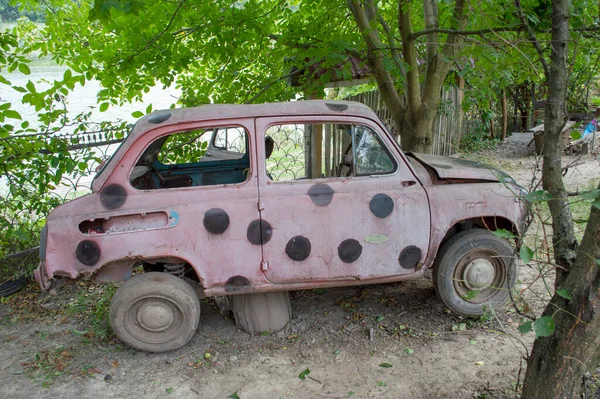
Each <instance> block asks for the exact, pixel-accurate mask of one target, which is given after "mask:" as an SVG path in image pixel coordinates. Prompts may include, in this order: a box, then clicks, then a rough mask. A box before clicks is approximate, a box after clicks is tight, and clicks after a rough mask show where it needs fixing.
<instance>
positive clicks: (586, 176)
mask: <svg viewBox="0 0 600 399" xmlns="http://www.w3.org/2000/svg"><path fill="white" fill-rule="evenodd" d="M529 140H530V138H529V139H528V138H527V137H526V136H517V137H513V138H512V139H511V140H510V141H509V142H507V143H505V144H503V145H502V146H501V147H500V148H499V149H498V150H497V151H485V152H482V153H480V154H477V155H475V156H474V158H475V159H480V160H483V161H486V162H489V163H492V164H494V165H497V166H500V167H503V168H504V169H505V170H507V171H508V172H509V173H510V174H512V175H513V176H514V177H515V178H516V179H517V181H519V182H520V183H521V184H523V185H525V186H528V185H529V184H528V183H529V182H530V181H531V177H532V172H531V170H532V168H534V166H535V164H536V161H535V157H533V156H532V154H531V153H532V149H531V148H529V149H528V148H527V147H526V146H527V142H528V141H529ZM471 158H473V156H472V157H471ZM566 161H567V163H570V162H576V163H579V162H583V163H582V164H581V165H579V166H577V167H574V168H570V170H569V172H568V173H567V175H566V177H565V178H566V182H567V185H568V187H569V190H577V189H583V188H585V187H589V186H590V184H591V183H592V180H593V179H594V178H596V179H597V177H598V175H600V173H599V170H600V163H599V162H598V159H597V158H596V157H592V156H586V157H584V158H582V159H580V160H576V158H575V157H568V159H567V160H566ZM536 276H537V269H536V268H535V267H532V266H531V265H530V266H523V267H521V268H520V274H519V280H520V282H521V284H522V286H525V285H527V284H528V283H529V282H531V281H533V280H534V279H535V277H536ZM543 291H544V290H543V286H542V284H541V282H540V281H539V280H538V281H537V282H536V283H535V284H534V285H533V286H532V290H531V291H529V293H528V298H529V299H530V300H531V301H532V303H535V304H536V305H534V306H533V307H534V309H540V308H541V307H542V306H543V302H544V300H546V299H547V295H544V292H543ZM100 297H101V293H99V291H98V286H95V285H91V284H90V283H69V284H67V285H66V286H65V287H63V288H62V289H61V290H60V291H59V292H58V294H57V295H55V296H50V295H48V294H45V293H41V292H40V291H39V289H38V288H37V287H35V286H34V285H33V284H31V285H30V286H28V287H27V288H26V289H25V290H23V291H22V292H20V293H18V294H16V295H15V296H13V297H10V298H8V299H4V300H3V301H1V303H0V345H2V356H3V361H2V362H1V363H0V386H1V387H2V388H1V390H0V392H1V394H0V396H1V397H6V398H9V397H10V398H31V397H39V398H53V399H55V398H80V397H95V398H105V397H106V398H108V397H110V398H131V397H143V398H160V397H174V398H198V397H199V398H228V397H229V398H234V399H235V398H238V397H239V398H241V399H252V398H256V399H259V398H260V399H262V398H275V399H283V398H286V399H293V398H301V399H309V398H417V399H418V398H515V397H518V391H519V383H520V381H521V380H522V378H523V375H524V374H523V373H524V368H525V362H524V360H523V358H524V357H525V356H526V354H527V352H528V351H529V350H530V348H531V345H532V343H533V335H532V334H527V335H523V334H520V333H519V332H518V331H517V329H516V328H517V326H518V325H520V324H521V317H520V316H518V315H517V314H516V313H515V311H514V309H513V308H512V307H507V308H506V309H504V310H502V311H499V312H497V313H496V314H495V315H492V316H490V317H487V318H484V319H481V320H467V319H463V318H460V317H459V316H457V315H455V314H452V313H450V312H449V311H447V310H446V309H445V307H444V306H443V305H442V304H441V303H440V302H439V301H438V299H437V298H436V296H435V293H434V290H433V287H432V283H431V280H430V279H423V280H415V281H410V282H402V283H396V284H386V285H376V286H367V287H353V288H343V289H341V288H339V289H329V290H312V291H298V292H293V293H291V301H292V309H293V314H294V318H293V321H292V323H291V325H290V326H289V327H288V328H287V329H286V330H285V331H283V332H282V333H279V334H274V335H259V336H250V335H248V334H245V333H243V332H241V331H238V330H236V328H235V324H234V322H233V321H232V320H231V319H226V318H224V317H223V316H221V314H220V313H219V312H218V310H217V307H216V305H215V302H214V301H213V300H211V299H206V300H203V301H202V316H201V322H200V327H199V329H198V332H197V333H196V335H195V336H194V337H193V339H192V341H191V342H190V343H189V344H188V345H186V346H185V347H183V348H181V349H179V350H177V351H174V352H170V353H166V354H150V353H144V352H140V351H137V350H134V349H130V348H128V347H124V346H123V345H121V344H120V343H119V342H118V341H117V340H116V339H114V338H112V339H108V340H101V339H98V338H97V337H95V336H93V335H92V334H91V331H93V320H92V319H91V316H90V309H93V307H94V304H95V302H96V301H97V300H98V299H99V298H100ZM535 301H537V302H535ZM77 303H80V304H81V303H84V304H85V306H84V307H83V308H77V307H76V306H75V304H77ZM69 309H70V310H71V312H69ZM73 309H80V312H81V313H79V314H73ZM371 329H372V333H370V331H371ZM370 335H372V337H373V339H372V340H371V339H370ZM207 354H210V355H207ZM306 370H310V373H308V374H307V372H306ZM303 372H304V373H303ZM301 373H303V374H306V375H307V376H306V378H305V379H304V380H302V379H301V378H299V375H300V374H301Z"/></svg>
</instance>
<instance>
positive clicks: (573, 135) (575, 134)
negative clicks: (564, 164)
mask: <svg viewBox="0 0 600 399" xmlns="http://www.w3.org/2000/svg"><path fill="white" fill-rule="evenodd" d="M571 138H572V139H573V140H579V139H580V138H581V132H579V131H577V130H572V131H571Z"/></svg>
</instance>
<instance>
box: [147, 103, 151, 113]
mask: <svg viewBox="0 0 600 399" xmlns="http://www.w3.org/2000/svg"><path fill="white" fill-rule="evenodd" d="M150 112H152V104H150V105H148V106H147V107H146V113H147V114H149V113H150Z"/></svg>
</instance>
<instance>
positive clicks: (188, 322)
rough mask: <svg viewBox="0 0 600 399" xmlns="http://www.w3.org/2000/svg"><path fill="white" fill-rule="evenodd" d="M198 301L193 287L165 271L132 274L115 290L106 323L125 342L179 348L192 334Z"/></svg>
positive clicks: (152, 347) (150, 347)
mask: <svg viewBox="0 0 600 399" xmlns="http://www.w3.org/2000/svg"><path fill="white" fill-rule="evenodd" d="M199 320H200V302H199V300H198V295H197V294H196V292H195V291H194V289H193V288H192V287H191V286H190V285H189V284H188V283H186V282H185V281H183V280H182V279H180V278H178V277H175V276H172V275H170V274H168V273H159V272H151V273H143V274H139V275H136V276H133V277H132V278H130V279H129V280H127V281H126V282H125V283H123V284H122V285H121V286H120V287H119V288H118V289H117V292H115V295H114V296H113V299H112V302H111V305H110V324H111V326H112V329H113V330H114V332H115V334H117V336H118V337H119V338H120V339H121V340H122V341H123V342H125V343H126V344H127V345H129V346H132V347H134V348H137V349H141V350H144V351H148V352H167V351H171V350H174V349H177V348H180V347H182V346H184V345H185V344H187V343H188V341H189V340H190V339H191V338H192V337H193V336H194V333H195V332H196V329H197V328H198V322H199Z"/></svg>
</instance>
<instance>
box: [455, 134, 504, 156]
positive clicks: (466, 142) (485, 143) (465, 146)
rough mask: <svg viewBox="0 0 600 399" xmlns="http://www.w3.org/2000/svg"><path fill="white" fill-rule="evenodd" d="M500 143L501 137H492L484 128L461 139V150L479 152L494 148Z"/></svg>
mask: <svg viewBox="0 0 600 399" xmlns="http://www.w3.org/2000/svg"><path fill="white" fill-rule="evenodd" d="M498 144H500V139H490V136H489V134H488V133H487V132H485V131H483V130H478V131H475V132H474V133H471V134H467V135H465V136H463V137H462V138H461V140H460V151H461V152H467V153H471V152H477V151H481V150H488V149H494V148H496V147H497V146H498Z"/></svg>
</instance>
